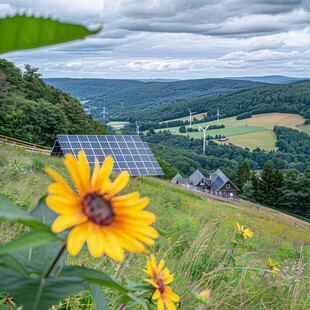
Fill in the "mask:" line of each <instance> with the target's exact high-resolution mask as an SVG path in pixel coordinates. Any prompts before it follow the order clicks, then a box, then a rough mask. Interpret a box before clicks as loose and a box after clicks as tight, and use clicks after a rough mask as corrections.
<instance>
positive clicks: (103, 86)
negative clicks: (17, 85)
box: [45, 79, 261, 118]
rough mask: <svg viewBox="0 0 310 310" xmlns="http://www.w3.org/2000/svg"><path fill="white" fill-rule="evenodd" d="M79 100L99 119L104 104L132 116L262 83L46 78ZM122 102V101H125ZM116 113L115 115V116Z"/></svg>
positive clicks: (118, 112)
mask: <svg viewBox="0 0 310 310" xmlns="http://www.w3.org/2000/svg"><path fill="white" fill-rule="evenodd" d="M45 81H46V83H48V84H51V85H53V86H55V87H57V88H60V89H61V90H63V91H66V92H69V93H70V94H71V95H72V96H74V97H77V98H78V99H80V100H82V99H83V100H88V102H87V103H86V104H85V107H91V113H92V114H93V115H94V117H96V118H99V117H100V115H99V113H100V112H102V108H103V107H104V106H105V107H106V109H107V112H108V113H109V114H110V115H111V116H118V117H121V118H123V116H122V115H123V114H124V113H126V112H128V114H126V115H127V117H132V112H133V111H141V110H148V109H149V110H152V109H153V108H154V107H157V106H162V105H163V106H164V105H167V104H176V103H178V102H181V101H187V100H192V99H194V98H199V97H202V96H207V95H214V94H220V93H228V92H233V91H235V90H238V89H243V88H250V87H255V86H257V85H261V83H258V82H251V81H237V80H228V79H201V80H185V81H176V82H141V81H137V80H117V79H114V80H112V79H45ZM122 103H123V104H122ZM114 113H115V115H114Z"/></svg>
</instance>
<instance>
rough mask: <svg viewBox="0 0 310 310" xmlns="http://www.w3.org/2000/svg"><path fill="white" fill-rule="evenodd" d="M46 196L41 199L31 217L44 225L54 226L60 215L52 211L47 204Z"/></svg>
mask: <svg viewBox="0 0 310 310" xmlns="http://www.w3.org/2000/svg"><path fill="white" fill-rule="evenodd" d="M45 198H46V195H45V196H44V197H42V198H40V200H39V202H38V204H37V205H36V207H35V208H34V209H33V210H32V211H31V212H30V215H31V216H32V217H34V218H35V219H37V220H38V221H40V222H41V223H43V224H46V225H48V226H52V224H53V223H54V221H55V220H56V218H57V217H58V214H57V213H55V212H54V211H53V210H52V209H50V208H49V207H48V206H47V204H46V202H45Z"/></svg>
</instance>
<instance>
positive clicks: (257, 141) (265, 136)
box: [229, 130, 277, 151]
mask: <svg viewBox="0 0 310 310" xmlns="http://www.w3.org/2000/svg"><path fill="white" fill-rule="evenodd" d="M229 141H230V142H231V143H233V144H235V145H238V146H239V145H240V146H243V145H246V146H247V147H248V148H249V149H250V150H251V151H252V150H253V149H256V148H257V145H264V149H265V150H266V151H271V150H276V149H277V147H275V142H276V139H275V137H274V135H273V134H272V132H271V131H270V130H262V131H259V132H250V133H246V134H242V135H238V136H230V137H229Z"/></svg>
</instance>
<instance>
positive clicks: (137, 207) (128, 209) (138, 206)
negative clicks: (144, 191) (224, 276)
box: [112, 197, 150, 214]
mask: <svg viewBox="0 0 310 310" xmlns="http://www.w3.org/2000/svg"><path fill="white" fill-rule="evenodd" d="M149 202H150V199H149V198H148V197H144V198H141V199H138V200H136V201H133V202H131V203H126V204H121V203H119V202H118V203H115V202H114V203H113V202H112V204H113V207H114V208H116V209H117V210H115V212H116V213H117V214H127V213H135V212H139V211H141V210H142V209H144V208H145V207H146V206H147V205H148V203H149Z"/></svg>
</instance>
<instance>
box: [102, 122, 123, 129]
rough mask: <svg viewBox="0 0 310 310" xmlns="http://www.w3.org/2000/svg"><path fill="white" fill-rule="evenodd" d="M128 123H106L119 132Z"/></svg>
mask: <svg viewBox="0 0 310 310" xmlns="http://www.w3.org/2000/svg"><path fill="white" fill-rule="evenodd" d="M126 124H128V122H117V121H112V122H109V123H107V125H108V126H111V127H112V128H113V129H115V130H120V129H122V128H123V127H124V126H125V125H126Z"/></svg>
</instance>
